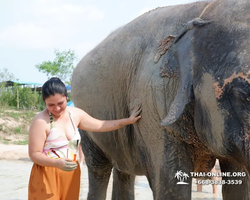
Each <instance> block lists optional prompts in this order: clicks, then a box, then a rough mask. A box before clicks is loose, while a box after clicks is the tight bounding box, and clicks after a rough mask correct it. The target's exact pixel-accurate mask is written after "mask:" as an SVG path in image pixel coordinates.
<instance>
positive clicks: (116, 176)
mask: <svg viewBox="0 0 250 200" xmlns="http://www.w3.org/2000/svg"><path fill="white" fill-rule="evenodd" d="M134 182H135V176H134V175H130V174H126V173H123V172H121V171H119V170H117V169H113V191H112V200H134Z"/></svg>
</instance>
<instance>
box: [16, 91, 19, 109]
mask: <svg viewBox="0 0 250 200" xmlns="http://www.w3.org/2000/svg"><path fill="white" fill-rule="evenodd" d="M16 102H17V109H19V93H18V87H17V88H16Z"/></svg>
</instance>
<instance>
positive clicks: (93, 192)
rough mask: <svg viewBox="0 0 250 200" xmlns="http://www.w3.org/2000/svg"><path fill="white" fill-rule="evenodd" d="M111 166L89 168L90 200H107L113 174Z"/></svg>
mask: <svg viewBox="0 0 250 200" xmlns="http://www.w3.org/2000/svg"><path fill="white" fill-rule="evenodd" d="M111 170H112V166H111V165H105V166H104V165H102V166H98V167H97V166H95V167H93V166H88V175H89V192H88V200H105V199H106V193H107V187H108V183H109V178H110V174H111Z"/></svg>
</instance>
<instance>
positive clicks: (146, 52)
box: [72, 0, 250, 200]
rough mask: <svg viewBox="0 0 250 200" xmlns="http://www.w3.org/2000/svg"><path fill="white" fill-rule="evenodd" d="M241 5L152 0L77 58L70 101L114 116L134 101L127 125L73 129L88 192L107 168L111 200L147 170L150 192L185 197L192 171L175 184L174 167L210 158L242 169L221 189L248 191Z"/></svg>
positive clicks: (101, 190)
mask: <svg viewBox="0 0 250 200" xmlns="http://www.w3.org/2000/svg"><path fill="white" fill-rule="evenodd" d="M249 10H250V2H249V0H219V1H214V2H212V3H211V2H197V3H193V4H188V5H178V6H170V7H164V8H157V9H155V10H152V11H150V12H148V13H145V14H143V15H142V16H140V17H138V18H136V19H135V20H133V21H132V22H130V23H128V24H127V25H125V26H123V27H121V28H119V29H118V30H116V31H114V32H113V33H111V34H110V35H109V36H108V37H107V38H106V39H105V40H104V41H102V42H101V43H100V44H99V45H98V46H97V47H96V48H94V49H93V50H92V51H91V52H90V53H88V54H87V55H86V56H85V57H84V58H83V59H82V60H81V61H80V62H79V64H78V65H77V67H76V69H75V70H74V73H73V81H72V97H73V101H74V103H75V105H76V106H77V107H80V108H82V109H84V110H85V111H86V112H88V113H89V114H90V115H92V116H94V117H96V118H99V119H118V118H124V117H128V116H129V114H130V113H131V110H132V109H133V107H134V106H136V105H138V104H142V113H141V115H142V118H141V119H140V121H138V123H136V124H134V125H130V126H127V127H125V128H122V129H119V130H118V131H113V132H108V133H91V132H87V133H86V132H84V131H81V136H82V148H83V151H84V154H85V156H86V163H87V166H88V173H89V193H88V200H104V199H105V197H106V190H107V185H108V181H109V176H110V174H111V170H112V169H113V176H114V179H113V194H112V199H113V200H131V199H134V179H135V176H136V175H145V176H146V177H147V179H148V181H149V184H150V187H151V189H152V192H153V196H154V199H155V200H163V199H164V200H165V199H170V200H177V199H181V200H183V199H185V200H188V199H191V181H192V179H191V177H189V178H188V179H187V182H188V183H189V185H177V184H176V183H177V181H178V180H177V179H176V178H175V173H176V172H177V171H180V170H182V171H183V172H185V173H187V174H189V172H193V171H198V172H203V171H206V172H207V171H210V169H211V168H212V167H213V164H214V161H215V158H218V159H219V160H220V166H221V170H222V171H225V172H246V174H247V176H246V177H239V176H237V177H229V178H228V177H223V179H224V180H225V181H227V180H236V179H237V180H242V181H243V184H241V185H233V186H231V185H227V184H225V185H223V191H222V192H223V199H227V200H229V199H230V200H238V199H244V200H245V199H250V198H249V175H248V174H249V172H250V155H249V144H250V143H249V133H250V126H249V122H250V100H249V99H250V84H249V83H250V67H249V64H250V49H249V48H250V44H249V41H250V40H249V38H250V37H249V36H250V27H249V25H250V15H249V14H248V13H249ZM170 35H173V37H167V36H170ZM164 38H165V40H163V39H164ZM167 39H169V42H166V43H164V41H166V40H167ZM159 44H162V45H161V46H158V45H159ZM168 48H169V49H168Z"/></svg>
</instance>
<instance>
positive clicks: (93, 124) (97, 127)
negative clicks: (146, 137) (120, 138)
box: [78, 106, 141, 132]
mask: <svg viewBox="0 0 250 200" xmlns="http://www.w3.org/2000/svg"><path fill="white" fill-rule="evenodd" d="M140 112H141V107H140V106H138V108H137V109H136V110H134V111H133V112H132V114H131V115H130V117H129V118H124V119H117V120H99V119H96V118H93V117H91V116H90V115H89V114H87V113H86V112H84V111H82V110H79V115H80V123H79V126H78V127H79V128H80V129H82V130H85V131H92V132H108V131H113V130H117V129H119V128H122V127H124V126H126V125H129V124H134V123H135V122H136V121H137V120H139V119H140V118H141V116H138V115H139V114H140Z"/></svg>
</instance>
